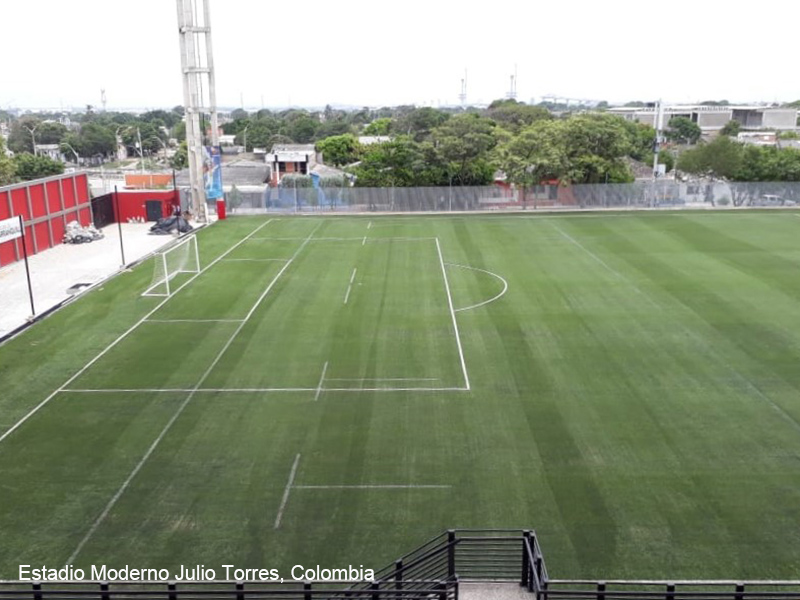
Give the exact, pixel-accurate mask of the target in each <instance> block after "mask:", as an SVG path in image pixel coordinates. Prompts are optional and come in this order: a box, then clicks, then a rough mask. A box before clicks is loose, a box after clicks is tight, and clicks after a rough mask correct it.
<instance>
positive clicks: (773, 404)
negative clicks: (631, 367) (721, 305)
mask: <svg viewBox="0 0 800 600" xmlns="http://www.w3.org/2000/svg"><path fill="white" fill-rule="evenodd" d="M550 225H552V226H553V227H555V228H556V229H557V230H558V231H559V233H561V235H563V236H564V237H566V238H567V239H568V240H569V241H571V242H572V243H573V244H575V245H576V246H578V248H580V249H581V250H583V251H584V252H585V253H586V254H588V255H589V256H591V257H592V258H593V259H594V260H596V261H597V262H598V263H600V264H601V265H602V266H603V267H605V268H606V269H607V270H608V271H609V272H611V273H613V274H614V276H616V277H617V278H618V279H620V280H622V281H624V282H625V283H626V284H627V285H629V286H630V287H631V288H633V290H634V291H635V292H636V293H637V294H639V295H640V296H642V297H643V298H645V299H646V300H647V301H648V302H649V303H650V305H651V306H653V307H655V308H657V309H659V310H663V306H661V305H660V304H659V303H658V302H656V301H655V300H653V299H652V298H651V297H650V295H649V294H647V293H645V292H643V291H642V290H641V289H640V288H639V286H638V285H636V284H635V283H634V282H633V281H631V280H630V279H628V278H627V277H625V275H623V274H622V273H620V272H619V271H617V270H616V269H614V268H613V267H610V266H609V265H608V264H607V263H605V262H604V261H603V260H601V259H600V257H598V256H597V255H596V254H595V253H594V252H592V251H591V250H588V249H587V248H585V247H584V246H582V245H581V244H579V243H578V242H577V241H576V240H575V239H574V238H572V237H571V236H569V235H567V233H565V232H564V231H563V230H562V229H561V228H560V227H559V226H558V225H556V224H555V223H550ZM680 327H681V329H683V330H684V331H685V332H686V333H687V334H688V335H689V336H690V337H691V338H692V339H694V340H695V341H696V342H698V343H699V344H701V345H703V346H706V347H707V346H708V344H707V343H706V342H705V341H704V340H703V339H702V338H701V337H699V336H698V335H697V334H696V333H695V332H694V331H693V330H691V329H690V328H688V327H687V326H685V325H683V324H682V323H680ZM730 369H731V372H732V373H733V374H734V375H736V377H737V378H738V379H739V380H740V381H742V382H744V384H745V385H746V386H747V387H749V388H750V389H751V390H753V391H755V392H756V395H757V396H758V397H759V398H761V399H762V400H763V401H765V402H766V403H767V404H769V405H770V406H771V407H772V408H773V409H774V410H775V411H776V412H778V414H780V415H781V416H782V417H784V419H785V420H787V421H789V422H790V424H791V425H792V427H793V428H794V429H797V430H798V431H800V421H798V420H797V419H795V418H794V417H793V416H792V415H790V414H789V413H788V412H786V411H785V410H784V409H783V408H782V407H781V406H780V405H778V404H777V403H776V402H775V401H773V400H772V399H771V398H769V397H768V396H767V395H766V394H764V392H762V391H761V390H760V389H759V388H758V387H757V386H756V385H755V384H754V383H753V382H752V381H750V380H749V379H748V378H747V377H745V376H744V375H742V374H741V373H740V372H739V371H738V370H737V369H735V368H733V367H730Z"/></svg>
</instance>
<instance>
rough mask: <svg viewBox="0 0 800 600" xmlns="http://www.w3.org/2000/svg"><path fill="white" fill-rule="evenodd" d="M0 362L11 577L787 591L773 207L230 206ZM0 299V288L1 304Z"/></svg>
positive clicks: (788, 232)
mask: <svg viewBox="0 0 800 600" xmlns="http://www.w3.org/2000/svg"><path fill="white" fill-rule="evenodd" d="M197 238H198V245H199V253H200V267H201V270H200V272H199V273H196V274H193V275H190V274H182V275H180V276H179V277H176V278H175V280H173V282H172V287H173V290H174V289H177V291H176V292H175V293H174V294H173V295H171V296H170V297H168V298H158V297H145V296H142V292H144V291H145V290H146V289H147V288H148V287H149V286H150V284H151V279H152V276H153V261H152V260H151V261H148V262H145V263H143V264H142V265H140V266H139V267H137V268H136V269H134V270H133V271H131V272H127V273H124V274H121V275H120V276H118V277H116V278H114V279H112V280H110V281H108V282H107V283H105V284H104V285H103V286H102V287H101V288H99V289H96V290H95V291H92V292H90V293H88V294H87V295H86V296H85V297H83V298H82V299H80V300H79V301H77V302H75V303H73V304H71V305H69V306H67V307H66V308H64V309H63V310H61V311H59V312H57V313H56V314H54V315H53V316H51V317H50V318H47V319H45V320H44V321H42V322H41V323H39V324H37V325H35V326H33V327H32V328H30V329H29V330H28V331H26V332H25V333H24V334H22V335H20V336H19V337H17V338H15V339H13V340H11V341H10V342H8V343H6V344H5V345H3V346H2V347H0V578H6V579H11V578H17V575H18V571H17V569H18V565H19V564H35V565H41V564H47V565H48V566H62V565H64V564H67V563H70V564H74V565H76V566H82V567H86V566H87V565H91V564H106V565H109V566H114V567H121V566H124V565H126V564H128V565H130V566H132V567H133V566H136V567H140V566H141V567H154V568H168V569H176V568H177V566H178V565H182V564H185V565H195V564H204V565H206V566H211V567H213V568H219V566H220V565H222V564H235V565H236V566H237V567H247V568H279V569H283V570H285V571H287V572H288V571H289V570H290V569H291V566H292V565H295V564H303V565H323V566H334V565H335V566H339V565H347V564H353V565H364V566H365V567H368V568H373V569H378V568H380V567H383V566H384V565H386V564H388V563H389V562H391V561H392V560H393V559H395V558H397V557H398V556H400V555H401V554H403V553H405V552H407V551H409V550H411V549H413V548H414V547H416V546H417V545H419V544H420V543H422V542H423V541H425V540H426V539H428V538H430V537H432V536H433V535H435V534H437V533H439V532H440V531H441V530H443V529H446V528H449V527H497V528H509V527H518V528H523V527H524V528H534V529H536V531H537V532H538V534H539V539H540V542H541V544H542V549H543V551H544V554H545V557H546V559H547V561H548V568H549V570H550V574H551V576H553V577H556V578H558V577H585V578H609V579H618V578H630V577H636V578H684V579H686V578H695V577H697V578H701V577H702V578H749V579H780V578H793V577H796V576H797V568H798V565H800V534H799V533H798V532H800V303H799V302H798V301H799V300H800V277H798V274H799V273H800V213H794V212H741V211H729V212H722V213H716V212H680V213H666V212H657V213H585V214H560V215H536V216H534V215H531V216H527V215H496V216H494V215H493V216H455V217H445V216H430V217H397V216H374V217H371V216H363V217H318V216H315V217H297V218H292V217H279V218H274V219H269V218H267V217H263V218H262V217H252V218H251V217H238V218H233V219H229V220H227V221H223V222H219V223H217V224H215V225H213V226H212V227H209V228H207V229H204V230H202V231H200V232H199V233H198V235H197ZM0 293H1V290H0Z"/></svg>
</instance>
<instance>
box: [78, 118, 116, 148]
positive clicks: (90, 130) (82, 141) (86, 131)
mask: <svg viewBox="0 0 800 600" xmlns="http://www.w3.org/2000/svg"><path fill="white" fill-rule="evenodd" d="M115 131H116V130H115ZM115 131H111V129H110V128H109V127H104V126H103V125H101V124H100V123H84V124H83V125H81V129H80V132H79V133H78V136H77V145H75V144H73V143H72V142H69V143H70V144H72V145H73V146H74V147H75V149H76V150H77V151H78V153H79V154H80V155H81V156H98V155H103V156H110V155H113V154H114V152H116V149H117V140H116V137H115V135H114V133H115Z"/></svg>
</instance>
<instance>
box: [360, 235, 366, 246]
mask: <svg viewBox="0 0 800 600" xmlns="http://www.w3.org/2000/svg"><path fill="white" fill-rule="evenodd" d="M366 244H367V236H364V241H363V242H361V245H362V246H365V245H366Z"/></svg>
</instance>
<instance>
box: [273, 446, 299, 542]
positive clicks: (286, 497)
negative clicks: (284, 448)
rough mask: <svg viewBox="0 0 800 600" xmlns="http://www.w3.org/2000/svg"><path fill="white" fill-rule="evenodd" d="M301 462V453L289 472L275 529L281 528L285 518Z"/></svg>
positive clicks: (296, 457) (295, 458)
mask: <svg viewBox="0 0 800 600" xmlns="http://www.w3.org/2000/svg"><path fill="white" fill-rule="evenodd" d="M299 464H300V454H298V455H297V456H295V457H294V464H293V465H292V470H291V471H290V472H289V481H288V482H287V483H286V489H285V490H283V498H281V506H280V508H279V509H278V516H277V517H275V527H274V529H280V527H281V521H282V520H283V511H284V510H286V503H287V502H289V494H290V493H291V492H292V484H293V483H294V477H295V475H297V465H299Z"/></svg>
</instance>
